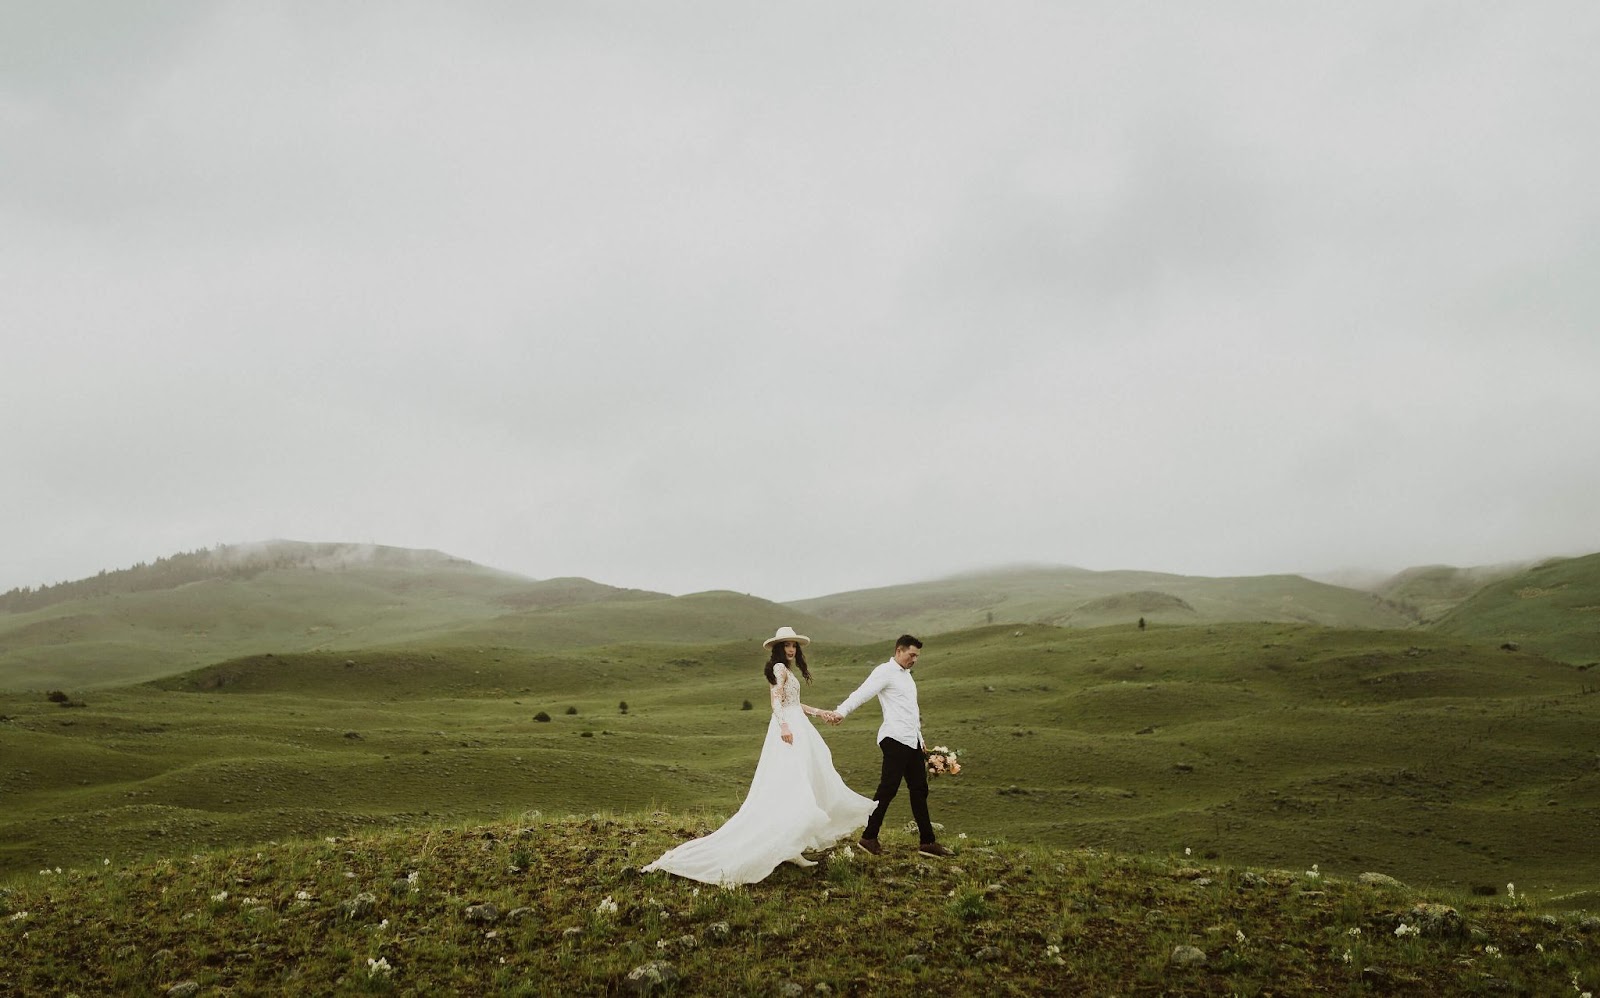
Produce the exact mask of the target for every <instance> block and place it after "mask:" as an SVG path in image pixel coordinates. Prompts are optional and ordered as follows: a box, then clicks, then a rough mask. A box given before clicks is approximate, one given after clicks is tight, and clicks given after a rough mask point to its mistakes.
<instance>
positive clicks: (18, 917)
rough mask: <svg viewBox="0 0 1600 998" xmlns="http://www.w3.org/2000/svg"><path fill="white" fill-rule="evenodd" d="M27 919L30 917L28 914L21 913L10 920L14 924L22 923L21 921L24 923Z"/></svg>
mask: <svg viewBox="0 0 1600 998" xmlns="http://www.w3.org/2000/svg"><path fill="white" fill-rule="evenodd" d="M27 917H28V913H27V912H25V911H19V912H17V913H16V914H15V915H12V916H11V918H10V919H9V920H10V921H13V922H20V921H22V920H23V919H25V918H27Z"/></svg>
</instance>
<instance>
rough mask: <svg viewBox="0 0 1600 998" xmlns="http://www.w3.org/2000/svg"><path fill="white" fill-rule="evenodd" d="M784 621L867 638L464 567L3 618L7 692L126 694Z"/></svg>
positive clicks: (815, 632)
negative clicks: (225, 672)
mask: <svg viewBox="0 0 1600 998" xmlns="http://www.w3.org/2000/svg"><path fill="white" fill-rule="evenodd" d="M774 621H783V622H785V623H789V624H790V625H791V626H795V627H800V628H803V629H805V631H806V632H807V633H809V634H810V635H811V636H813V637H816V638H818V639H820V640H830V641H846V642H847V641H858V640H864V639H865V638H866V637H868V636H870V634H863V633H862V632H860V631H857V630H854V629H852V628H850V627H849V626H848V625H844V624H839V623H834V622H832V621H826V620H819V619H816V618H813V617H809V616H807V615H804V614H801V613H798V612H795V611H792V610H789V609H787V608H784V607H780V606H778V605H777V604H774V603H771V602H769V601H767V600H763V599H758V598H756V597H752V596H744V595H740V594H736V593H699V594H694V595H690V596H681V597H671V596H665V595H662V594H660V593H644V592H639V591H637V590H621V589H613V588H611V587H609V586H600V585H598V584H596V583H592V582H588V581H587V580H583V579H552V580H546V581H543V582H534V581H532V580H529V579H521V578H518V577H516V576H511V575H506V574H505V573H501V572H495V571H493V570H491V569H485V568H482V567H481V566H477V565H470V564H466V563H460V564H457V563H448V564H442V565H441V564H435V563H432V562H428V563H425V564H424V565H422V566H421V567H405V566H392V565H387V564H380V565H361V564H358V565H354V566H351V567H347V568H335V569H324V570H311V569H308V568H305V567H297V568H269V569H264V570H261V571H259V572H255V573H253V574H249V575H244V576H238V577H234V576H225V577H218V578H208V579H202V580H199V581H195V582H189V583H186V584H184V585H181V586H178V587H176V588H170V589H154V590H140V591H131V592H110V593H105V594H100V595H93V594H91V595H88V596H85V597H83V598H79V599H72V600H66V601H62V602H56V603H51V604H49V605H47V606H44V607H41V608H39V609H34V610H27V611H24V612H16V613H0V689H11V690H27V689H36V690H42V689H49V688H57V687H66V686H71V687H76V688H96V687H105V686H119V685H124V684H127V683H131V682H139V681H143V680H147V679H154V678H159V677H162V676H170V675H173V674H175V673H180V672H184V671H187V670H189V669H193V668H195V667H197V666H202V665H205V664H207V663H211V662H216V661H218V660H224V659H233V658H240V657H244V656H249V655H258V654H265V653H267V652H271V653H274V654H293V653H300V652H312V651H341V652H343V651H359V650H362V649H370V648H374V647H379V648H392V647H404V648H415V647H438V648H447V649H455V648H460V647H464V646H465V647H475V646H480V645H501V646H506V645H509V646H514V647H517V648H520V649H523V650H540V651H555V650H561V649H569V648H581V647H591V646H599V645H610V644H615V643H619V642H631V641H653V642H680V643H684V644H692V645H703V644H707V643H713V642H720V641H728V640H732V639H734V638H747V637H749V636H750V635H754V634H764V633H771V631H772V629H773V627H775V626H776V624H774V623H773V622H774ZM891 636H892V635H891Z"/></svg>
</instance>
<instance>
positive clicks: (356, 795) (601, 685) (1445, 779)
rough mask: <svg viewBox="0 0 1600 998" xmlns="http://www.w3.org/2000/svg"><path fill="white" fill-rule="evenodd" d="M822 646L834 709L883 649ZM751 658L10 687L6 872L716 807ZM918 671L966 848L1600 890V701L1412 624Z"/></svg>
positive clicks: (980, 644) (978, 655)
mask: <svg viewBox="0 0 1600 998" xmlns="http://www.w3.org/2000/svg"><path fill="white" fill-rule="evenodd" d="M811 650H812V652H813V653H814V655H813V657H812V660H813V671H814V673H815V675H816V682H815V684H814V685H813V686H812V687H810V688H809V689H808V690H807V691H806V693H805V698H806V701H807V702H808V703H813V704H819V705H823V706H833V705H834V704H837V703H838V702H839V701H840V700H842V699H843V698H844V697H845V696H846V695H847V694H848V693H849V692H850V690H851V689H853V688H854V687H855V685H856V684H857V683H858V682H859V681H860V680H861V679H862V678H863V677H864V675H865V674H866V672H867V671H868V670H869V669H870V667H871V666H872V665H873V664H874V663H876V662H878V661H881V660H882V659H883V658H884V657H885V656H886V654H887V651H888V649H887V646H886V642H875V643H873V644H870V645H862V646H839V645H833V644H830V643H825V642H821V641H819V642H818V643H817V644H815V645H813V646H812V649H811ZM761 660H762V656H761V648H760V645H759V641H758V640H757V639H756V638H753V637H752V638H746V639H744V640H743V641H740V642H729V643H722V644H707V645H700V646H693V645H684V644H659V645H654V646H646V645H619V646H610V647H596V648H581V649H571V650H567V651H562V652H551V653H536V652H528V651H522V650H512V649H508V648H503V647H496V646H491V645H485V646H483V647H481V648H480V647H469V648H433V649H420V650H419V649H411V650H407V651H366V652H359V653H336V654H334V653H307V654H295V655H274V656H255V657H251V658H247V659H241V660H238V661H234V662H229V663H225V664H221V665H214V666H208V667H206V668H203V669H201V670H197V671H195V672H192V673H190V674H187V675H185V676H181V677H173V678H171V679H168V680H163V681H160V682H159V683H156V684H151V685H145V686H135V687H127V688H120V689H105V690H97V691H88V692H79V691H69V692H71V693H72V695H73V699H74V700H75V701H80V702H83V703H85V704H86V705H85V706H63V705H58V704H55V703H51V702H49V701H48V700H47V699H46V698H45V697H44V696H43V695H42V694H20V693H18V694H6V695H0V715H3V716H4V717H5V718H6V719H5V720H4V721H0V757H3V758H5V759H6V760H7V766H6V767H5V768H4V769H3V770H0V795H3V797H4V799H5V800H6V802H7V807H6V808H5V809H4V810H3V811H0V872H3V871H13V872H17V871H31V870H37V869H39V868H41V867H47V866H48V867H52V868H53V867H54V866H56V865H63V866H67V865H83V864H86V863H89V862H91V861H95V862H97V861H98V860H99V859H100V858H104V857H114V858H117V859H118V860H124V859H130V858H134V857H139V856H145V855H151V856H162V855H165V856H185V855H188V854H189V853H190V852H192V851H193V850H195V849H200V848H208V847H219V846H227V845H231V844H245V843H254V842H260V841H263V840H265V839H272V838H277V839H283V838H290V837H307V836H316V835H322V834H342V833H344V832H347V831H350V830H352V829H360V828H371V827H374V826H390V825H400V826H405V825H410V824H413V823H415V822H417V821H420V820H424V819H452V820H455V819H460V820H466V819H470V818H473V817H483V816H491V815H497V814H506V813H512V812H515V811H519V810H524V809H529V808H537V809H542V810H545V811H550V812H557V813H567V812H580V813H586V812H588V811H591V810H607V809H615V810H622V811H649V810H654V809H657V808H661V807H666V808H669V809H671V810H674V811H691V810H706V811H712V812H723V813H726V812H727V811H729V810H731V809H732V808H733V807H735V806H736V805H737V804H738V802H739V801H740V800H741V799H742V797H743V793H744V790H745V788H746V786H747V785H748V781H749V778H750V773H751V770H752V768H753V766H754V763H755V752H756V747H757V746H758V745H759V743H760V739H761V734H762V731H763V730H764V726H765V724H766V721H767V710H766V704H765V701H764V697H765V695H766V684H765V681H764V680H763V679H762V678H761V676H760V662H761ZM917 678H918V683H919V686H920V688H921V690H922V699H923V710H924V714H925V733H926V734H927V736H928V737H929V738H930V739H932V740H933V741H934V742H935V743H943V744H948V745H951V746H953V747H955V748H958V749H960V750H962V751H963V753H964V758H965V759H966V760H967V765H966V771H965V772H964V773H963V774H962V775H961V776H960V777H956V778H952V779H946V780H941V781H939V783H938V785H936V787H935V789H934V801H933V807H934V815H935V818H936V819H937V820H939V821H942V822H944V823H945V824H946V826H947V827H948V828H950V829H951V830H952V831H955V830H962V831H966V832H969V833H971V834H974V835H985V836H1004V837H1007V838H1009V839H1011V840H1013V841H1017V842H1026V843H1035V844H1042V845H1052V846H1057V847H1062V848H1078V847H1084V846H1093V847H1097V848H1106V849H1113V850H1116V851H1118V852H1126V853H1130V854H1170V853H1172V852H1174V851H1177V850H1181V849H1183V848H1192V849H1194V851H1195V854H1196V855H1206V856H1209V857H1212V858H1214V859H1216V860H1217V861H1220V862H1224V863H1232V864H1240V865H1264V866H1280V865H1287V866H1291V867H1295V868H1305V867H1307V866H1309V865H1310V864H1312V863H1319V864H1321V868H1322V869H1323V870H1325V871H1327V872H1329V873H1332V874H1345V875H1354V874H1355V873H1359V872H1362V871H1363V870H1367V869H1379V870H1382V871H1383V872H1386V873H1390V874H1392V875H1394V876H1398V877H1400V878H1401V879H1404V880H1406V881H1407V882H1412V883H1428V884H1435V885H1442V886H1448V887H1453V888H1455V889H1461V890H1466V889H1473V888H1480V887H1488V888H1490V889H1497V888H1496V887H1495V885H1503V884H1504V883H1505V882H1507V881H1514V882H1516V883H1519V884H1523V885H1524V886H1525V887H1526V889H1529V890H1533V891H1536V892H1541V893H1543V894H1546V895H1548V894H1553V893H1566V892H1570V891H1574V890H1580V889H1585V888H1590V889H1592V888H1593V887H1595V885H1597V884H1600V857H1597V856H1596V855H1595V854H1594V852H1593V850H1591V849H1589V848H1588V842H1587V834H1588V833H1587V831H1586V829H1589V828H1593V827H1595V826H1596V823H1597V822H1600V757H1597V755H1596V745H1595V743H1594V740H1593V731H1594V719H1595V711H1596V710H1597V709H1600V706H1597V705H1600V698H1597V697H1595V696H1593V695H1592V694H1593V692H1594V690H1595V681H1594V680H1595V677H1593V676H1592V675H1591V674H1588V673H1584V672H1580V671H1578V670H1576V669H1574V668H1573V667H1572V666H1570V665H1564V664H1561V663H1556V662H1552V661H1548V660H1544V659H1540V658H1538V657H1537V656H1534V655H1530V654H1520V655H1516V656H1510V655H1507V654H1506V653H1504V652H1501V651H1499V650H1497V649H1496V648H1494V647H1493V646H1486V645H1484V644H1482V643H1462V642H1460V641H1457V640H1454V639H1450V638H1446V637H1442V636H1439V635H1434V634H1427V633H1422V632H1415V631H1410V632H1362V631H1334V630H1329V629H1325V628H1318V627H1310V626H1304V625H1259V624H1257V625H1217V626H1210V627H1207V626H1198V627H1186V628H1174V627H1152V628H1150V629H1148V630H1146V631H1143V632H1141V631H1138V630H1136V629H1135V628H1133V627H1128V626H1124V627H1119V628H1114V629H1101V630H1081V629H1070V630H1066V629H1057V628H1049V627H1042V626H1037V625H1028V626H1023V627H1017V626H1014V625H1012V626H1006V627H993V628H984V629H978V630H974V631H969V632H963V633H959V634H952V635H945V636H942V637H938V638H934V639H930V641H929V643H928V646H927V648H926V649H925V651H924V659H923V662H922V664H920V665H919V666H918V676H917ZM746 701H749V702H751V705H752V708H753V709H751V710H744V709H742V707H743V705H744V703H745V702H746ZM623 702H626V704H627V710H626V712H624V711H623V709H622V706H621V705H622V703H623ZM541 713H543V714H544V715H545V716H546V717H547V718H548V720H538V719H537V715H539V714H541ZM877 723H878V721H877V715H876V711H875V709H873V708H871V707H869V708H867V709H865V710H864V711H863V712H862V714H861V715H858V716H857V717H854V718H852V719H851V720H849V721H847V722H846V723H845V725H844V726H842V727H840V728H837V729H831V728H827V729H824V737H826V738H827V739H828V741H829V744H830V745H831V746H832V748H833V751H834V756H835V760H836V762H837V764H838V765H839V768H840V771H841V773H842V774H843V775H844V776H845V777H846V779H847V780H848V781H849V782H850V783H851V784H852V785H854V786H857V787H861V788H870V787H871V786H872V785H873V784H874V783H875V782H876V776H877V770H878V765H879V760H878V753H877V750H876V747H875V745H874V744H873V733H874V732H875V730H876V727H877ZM905 817H906V815H905V813H904V812H903V811H901V812H899V813H898V814H897V815H896V816H895V818H894V820H895V821H899V820H903V819H904V818H905Z"/></svg>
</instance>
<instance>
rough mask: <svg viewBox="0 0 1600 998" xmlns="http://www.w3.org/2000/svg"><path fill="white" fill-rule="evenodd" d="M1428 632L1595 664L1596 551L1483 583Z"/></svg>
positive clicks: (1599, 644) (1599, 584) (1599, 638)
mask: <svg viewBox="0 0 1600 998" xmlns="http://www.w3.org/2000/svg"><path fill="white" fill-rule="evenodd" d="M1434 630H1435V631H1437V632H1438V633H1440V634H1449V635H1454V636H1457V637H1462V638H1471V639H1475V640H1478V641H1483V642H1493V643H1496V644H1500V643H1507V642H1509V643H1512V644H1516V645H1519V646H1520V647H1521V648H1522V649H1524V650H1526V651H1533V652H1537V653H1539V654H1541V655H1547V656H1549V657H1551V658H1555V659H1559V660H1561V661H1564V662H1571V663H1573V664H1575V665H1588V664H1589V663H1593V662H1600V554H1591V555H1586V556H1584V557H1582V558H1557V559H1554V560H1551V561H1547V562H1545V563H1543V564H1541V565H1538V566H1535V567H1533V568H1530V569H1528V570H1526V571H1523V572H1518V573H1517V574H1515V575H1512V576H1510V577H1508V578H1505V579H1501V580H1500V581H1499V582H1495V583H1492V584H1490V585H1488V586H1485V587H1484V588H1483V589H1481V590H1479V591H1478V592H1477V593H1475V594H1474V595H1473V596H1471V597H1470V598H1469V599H1467V600H1466V601H1465V602H1463V603H1461V604H1460V605H1459V606H1457V607H1456V608H1455V609H1453V610H1451V611H1450V612H1448V613H1447V614H1445V615H1444V617H1443V618H1441V619H1440V620H1439V622H1438V623H1437V624H1435V625H1434Z"/></svg>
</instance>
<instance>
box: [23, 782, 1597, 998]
mask: <svg viewBox="0 0 1600 998" xmlns="http://www.w3.org/2000/svg"><path fill="white" fill-rule="evenodd" d="M714 822H715V818H714V817H711V818H709V819H708V817H707V816H705V815H701V814H688V813H683V812H663V811H656V812H653V813H650V814H648V815H646V814H617V813H613V812H604V813H595V814H590V815H568V816H565V817H561V816H549V817H546V816H541V815H534V814H522V815H517V816H514V817H512V816H507V817H501V818H497V819H495V820H492V821H490V822H487V823H484V822H474V823H470V824H459V823H454V824H452V823H440V822H432V821H427V822H422V823H419V824H417V825H414V826H410V827H406V828H401V829H395V830H384V831H368V832H358V833H356V834H353V835H339V836H329V837H326V838H319V839H315V840H292V841H284V842H271V843H262V844H259V845H254V846H250V847H246V848H239V849H232V850H216V851H209V850H208V851H206V852H202V853H199V854H196V855H193V856H184V857H181V858H179V859H176V860H154V861H132V862H130V861H128V860H126V859H123V858H120V857H119V858H117V859H114V860H112V859H110V857H106V858H105V860H109V862H105V861H102V862H98V863H95V864H93V865H91V866H89V867H87V868H65V867H64V868H63V869H62V870H61V871H60V872H59V873H58V872H56V871H55V870H54V869H52V870H50V871H49V872H47V873H45V874H43V875H36V876H33V877H30V878H28V879H26V880H24V881H21V882H19V883H17V884H16V885H15V886H13V887H0V992H3V993H5V994H8V995H10V994H15V995H34V994H38V995H47V994H48V995H56V994H93V995H161V994H169V995H189V994H204V995H209V994H252V995H255V994H304V995H332V994H353V993H380V994H383V993H398V994H449V995H514V996H534V995H602V994H607V995H609V994H623V995H661V994H680V995H722V994H729V995H732V994H738V995H802V994H813V995H831V994H847V995H891V996H900V995H1096V996H1099V995H1169V996H1173V998H1178V996H1185V998H1198V996H1213V995H1274V996H1280V998H1287V996H1323V995H1388V994H1415V995H1476V994H1513V995H1570V996H1572V998H1582V996H1583V995H1585V994H1588V993H1590V992H1589V989H1592V988H1594V987H1595V986H1596V982H1597V980H1600V955H1597V953H1596V947H1595V946H1594V939H1595V935H1596V933H1597V932H1600V919H1597V918H1595V917H1594V916H1592V915H1588V914H1587V913H1585V912H1584V911H1582V910H1581V909H1579V908H1578V907H1577V906H1576V905H1572V904H1563V905H1548V904H1544V903H1539V902H1531V903H1530V901H1529V899H1528V898H1527V895H1526V893H1525V892H1522V891H1520V890H1519V892H1518V893H1517V894H1516V895H1515V896H1511V895H1508V894H1498V892H1497V895H1496V896H1481V897H1478V896H1467V895H1464V894H1458V893H1455V892H1448V891H1439V890H1437V889H1433V888H1429V887H1425V886H1415V885H1413V886H1408V885H1405V884H1399V883H1394V882H1376V883H1373V882H1370V880H1369V881H1361V880H1358V879H1349V878H1337V877H1331V876H1324V875H1322V874H1321V872H1320V871H1317V870H1314V869H1310V870H1301V869H1298V868H1291V869H1263V870H1250V869H1241V868H1240V867H1237V866H1233V865H1227V864H1218V863H1216V862H1213V861H1210V860H1206V859H1203V858H1193V857H1189V856H1184V855H1180V854H1176V853H1174V854H1171V855H1166V856H1157V857H1148V856H1145V857H1135V856H1128V855H1125V854H1119V853H1111V852H1107V851H1104V850H1100V849H1060V848H1043V847H1037V846H1021V845H1018V844H1015V843H1011V842H1007V841H1005V840H1004V839H1003V838H994V837H982V838H980V837H976V836H974V837H972V838H969V839H966V840H951V847H952V848H953V849H954V851H955V855H954V856H952V857H950V858H949V859H946V860H942V861H939V862H930V861H928V860H925V859H923V858H922V857H919V856H917V855H916V854H915V853H914V852H913V851H912V849H911V848H910V847H909V846H903V845H899V846H894V847H891V848H888V849H886V850H885V852H884V854H883V855H881V856H867V855H865V854H863V853H862V852H860V851H859V850H855V849H852V848H849V847H840V848H835V849H831V850H828V851H826V852H821V853H817V854H814V855H815V859H816V862H815V865H813V866H811V867H810V868H806V869H801V868H797V867H795V866H791V865H788V864H785V865H783V866H780V867H779V868H778V869H777V870H775V871H774V872H773V873H772V875H771V876H769V877H767V878H766V879H765V880H763V881H762V882H760V883H758V884H752V885H749V886H747V887H740V888H737V889H731V890H718V889H708V888H705V887H703V886H702V885H699V884H695V883H693V882H690V881H685V880H681V879H678V878H675V877H672V876H669V875H668V874H665V873H650V874H640V873H639V872H638V871H639V869H640V868H641V867H642V866H644V865H645V864H647V863H648V862H649V861H650V860H651V859H654V858H655V857H656V856H658V855H660V853H661V852H662V851H663V850H664V849H666V848H668V847H670V846H672V845H675V844H677V843H678V842H681V841H683V840H684V839H685V838H687V837H689V836H691V835H699V834H704V833H705V832H706V831H708V830H709V829H710V828H711V827H714ZM1518 887H1519V888H1520V887H1521V885H1518Z"/></svg>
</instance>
